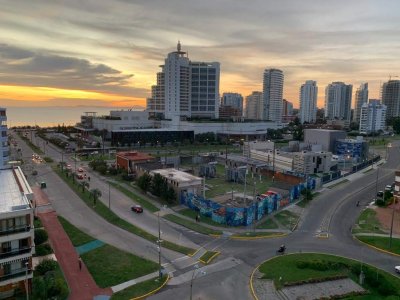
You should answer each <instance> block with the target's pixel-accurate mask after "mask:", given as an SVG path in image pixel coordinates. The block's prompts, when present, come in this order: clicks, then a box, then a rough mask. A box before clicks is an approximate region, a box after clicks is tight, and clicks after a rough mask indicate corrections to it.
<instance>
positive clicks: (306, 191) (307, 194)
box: [300, 188, 314, 202]
mask: <svg viewBox="0 0 400 300" xmlns="http://www.w3.org/2000/svg"><path fill="white" fill-rule="evenodd" d="M300 193H301V195H302V196H303V199H304V201H305V202H309V201H311V200H312V199H313V197H314V195H313V193H312V191H311V189H308V188H306V189H303V190H301V192H300Z"/></svg>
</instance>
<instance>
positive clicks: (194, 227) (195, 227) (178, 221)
mask: <svg viewBox="0 0 400 300" xmlns="http://www.w3.org/2000/svg"><path fill="white" fill-rule="evenodd" d="M163 218H164V219H166V220H168V221H171V222H174V223H176V224H179V225H182V226H184V227H186V228H188V229H191V230H193V231H196V232H199V233H202V234H207V235H211V234H212V235H221V234H222V231H220V230H214V229H211V228H208V227H205V226H202V225H200V224H198V223H194V222H192V221H189V220H186V219H184V218H181V217H179V216H176V215H172V214H168V215H165V216H163Z"/></svg>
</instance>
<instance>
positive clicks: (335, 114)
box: [325, 82, 353, 123]
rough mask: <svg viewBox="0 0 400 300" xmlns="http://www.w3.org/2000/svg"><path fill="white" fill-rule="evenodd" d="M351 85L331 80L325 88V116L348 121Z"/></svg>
mask: <svg viewBox="0 0 400 300" xmlns="http://www.w3.org/2000/svg"><path fill="white" fill-rule="evenodd" d="M352 90H353V86H352V85H351V84H348V85H347V84H345V83H343V82H332V83H331V84H328V86H327V87H326V89H325V118H327V119H328V120H343V121H345V122H346V123H350V117H351V96H352Z"/></svg>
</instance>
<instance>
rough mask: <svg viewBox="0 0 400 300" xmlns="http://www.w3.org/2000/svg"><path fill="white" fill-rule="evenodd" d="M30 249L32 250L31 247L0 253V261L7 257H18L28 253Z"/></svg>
mask: <svg viewBox="0 0 400 300" xmlns="http://www.w3.org/2000/svg"><path fill="white" fill-rule="evenodd" d="M31 249H32V248H31V247H24V248H19V249H17V250H12V251H9V252H3V253H0V259H4V258H7V257H11V256H16V255H20V254H26V253H30V252H31Z"/></svg>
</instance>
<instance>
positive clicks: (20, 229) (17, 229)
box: [0, 225, 31, 236]
mask: <svg viewBox="0 0 400 300" xmlns="http://www.w3.org/2000/svg"><path fill="white" fill-rule="evenodd" d="M30 230H31V226H29V225H28V226H27V225H23V226H18V227H12V228H7V229H6V230H3V231H0V236H4V235H10V234H16V233H21V232H28V231H30Z"/></svg>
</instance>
